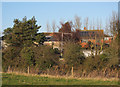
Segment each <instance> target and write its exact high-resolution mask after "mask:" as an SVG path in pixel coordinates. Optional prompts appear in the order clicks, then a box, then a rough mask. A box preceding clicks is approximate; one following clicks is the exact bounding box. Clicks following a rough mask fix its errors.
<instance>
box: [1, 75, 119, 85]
mask: <svg viewBox="0 0 120 87" xmlns="http://www.w3.org/2000/svg"><path fill="white" fill-rule="evenodd" d="M2 85H118V81H117V80H105V81H104V80H90V79H70V78H68V79H66V78H53V77H43V76H39V75H36V76H32V75H19V74H10V73H3V74H2Z"/></svg>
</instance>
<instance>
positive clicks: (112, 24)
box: [110, 11, 118, 36]
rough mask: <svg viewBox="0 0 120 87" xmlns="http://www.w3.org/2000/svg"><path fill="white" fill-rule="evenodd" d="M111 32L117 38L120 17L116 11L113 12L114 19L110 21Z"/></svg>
mask: <svg viewBox="0 0 120 87" xmlns="http://www.w3.org/2000/svg"><path fill="white" fill-rule="evenodd" d="M110 31H111V34H112V35H113V36H115V35H116V34H117V31H118V15H117V13H116V12H114V11H113V12H112V17H111V20H110Z"/></svg>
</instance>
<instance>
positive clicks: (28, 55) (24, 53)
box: [20, 47, 35, 66]
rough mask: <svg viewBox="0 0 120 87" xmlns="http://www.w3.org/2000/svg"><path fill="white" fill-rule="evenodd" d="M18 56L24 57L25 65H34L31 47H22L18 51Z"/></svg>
mask: <svg viewBox="0 0 120 87" xmlns="http://www.w3.org/2000/svg"><path fill="white" fill-rule="evenodd" d="M20 56H21V58H22V59H24V64H25V65H27V66H30V65H34V62H35V60H34V53H33V50H32V48H31V47H24V48H23V49H22V50H21V52H20Z"/></svg>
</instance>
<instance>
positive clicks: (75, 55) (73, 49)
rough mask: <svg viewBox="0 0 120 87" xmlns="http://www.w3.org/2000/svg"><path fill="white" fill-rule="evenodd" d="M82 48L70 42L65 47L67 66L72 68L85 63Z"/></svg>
mask: <svg viewBox="0 0 120 87" xmlns="http://www.w3.org/2000/svg"><path fill="white" fill-rule="evenodd" d="M80 49H81V46H80V45H79V44H75V43H72V42H68V43H66V44H65V46H64V56H63V58H64V59H65V62H66V64H68V65H70V66H72V65H73V66H78V65H80V64H82V63H83V61H84V59H85V57H84V54H83V53H82V51H81V50H80Z"/></svg>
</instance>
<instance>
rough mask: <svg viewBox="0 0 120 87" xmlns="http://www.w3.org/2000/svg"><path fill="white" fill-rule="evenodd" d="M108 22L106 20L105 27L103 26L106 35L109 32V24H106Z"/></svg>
mask: <svg viewBox="0 0 120 87" xmlns="http://www.w3.org/2000/svg"><path fill="white" fill-rule="evenodd" d="M108 22H109V21H108V19H106V25H105V34H107V35H109V33H110V32H109V30H110V27H109V26H110V25H109V23H108Z"/></svg>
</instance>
